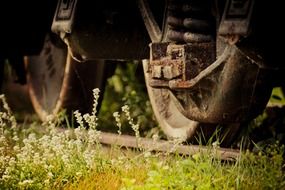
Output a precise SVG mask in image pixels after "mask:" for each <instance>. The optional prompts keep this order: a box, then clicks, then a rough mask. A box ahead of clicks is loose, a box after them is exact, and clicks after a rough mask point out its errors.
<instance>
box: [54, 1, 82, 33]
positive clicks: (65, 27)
mask: <svg viewBox="0 0 285 190" xmlns="http://www.w3.org/2000/svg"><path fill="white" fill-rule="evenodd" d="M76 4H77V0H59V1H58V4H57V8H56V13H55V15H54V19H53V23H52V26H51V30H52V31H53V32H54V33H57V34H60V33H71V30H72V25H73V18H74V14H75V11H76Z"/></svg>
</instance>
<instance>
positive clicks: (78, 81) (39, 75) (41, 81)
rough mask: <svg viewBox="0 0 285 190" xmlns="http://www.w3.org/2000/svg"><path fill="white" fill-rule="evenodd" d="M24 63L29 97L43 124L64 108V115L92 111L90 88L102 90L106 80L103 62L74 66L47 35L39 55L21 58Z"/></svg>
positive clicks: (63, 50)
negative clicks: (65, 113)
mask: <svg viewBox="0 0 285 190" xmlns="http://www.w3.org/2000/svg"><path fill="white" fill-rule="evenodd" d="M25 62H26V65H27V82H28V90H29V94H30V98H31V101H32V104H33V107H34V109H35V111H36V113H37V114H38V116H39V117H40V119H41V120H43V121H45V120H46V119H47V116H48V115H50V114H57V113H59V112H60V110H61V109H66V111H67V113H72V111H74V110H77V109H78V110H80V111H81V112H82V113H86V112H89V111H90V110H91V109H92V100H93V97H92V89H94V88H100V90H101V91H102V92H103V90H104V89H103V87H104V84H105V81H106V77H107V76H106V71H107V67H106V66H105V64H104V61H103V60H97V61H88V62H85V63H78V62H76V61H75V60H73V59H72V58H71V56H70V54H69V53H68V51H67V48H66V47H65V46H63V47H59V46H57V45H55V44H54V43H53V42H52V41H51V39H50V37H49V35H48V36H47V37H46V39H45V43H44V47H43V49H42V51H41V52H40V54H39V55H37V56H29V57H25ZM101 96H102V95H101ZM101 100H102V98H100V101H101ZM99 103H100V102H99Z"/></svg>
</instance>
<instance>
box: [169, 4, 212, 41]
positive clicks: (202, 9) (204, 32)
mask: <svg viewBox="0 0 285 190" xmlns="http://www.w3.org/2000/svg"><path fill="white" fill-rule="evenodd" d="M167 24H168V33H167V38H168V40H170V41H174V42H178V43H195V42H209V41H212V40H214V38H215V20H214V17H213V16H212V15H211V3H210V1H209V0H190V1H189V0H170V1H169V5H168V10H167Z"/></svg>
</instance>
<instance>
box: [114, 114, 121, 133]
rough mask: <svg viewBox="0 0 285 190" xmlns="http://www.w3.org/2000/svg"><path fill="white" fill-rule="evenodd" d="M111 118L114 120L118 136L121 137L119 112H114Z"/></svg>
mask: <svg viewBox="0 0 285 190" xmlns="http://www.w3.org/2000/svg"><path fill="white" fill-rule="evenodd" d="M113 117H114V118H115V121H116V125H117V127H118V128H119V129H118V131H117V132H118V134H119V135H121V134H122V124H121V119H120V117H121V116H120V114H119V112H114V113H113Z"/></svg>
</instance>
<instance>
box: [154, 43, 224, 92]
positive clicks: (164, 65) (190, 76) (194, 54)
mask: <svg viewBox="0 0 285 190" xmlns="http://www.w3.org/2000/svg"><path fill="white" fill-rule="evenodd" d="M150 48H151V55H150V65H149V69H148V71H149V72H150V73H151V75H150V76H151V80H150V82H149V85H150V86H152V87H154V88H170V89H185V88H191V87H193V86H194V85H195V84H196V83H197V82H199V81H200V80H201V79H202V78H204V77H205V76H207V75H208V74H209V73H211V72H212V71H213V70H214V69H215V68H216V67H218V66H219V65H220V64H221V63H222V60H223V59H224V57H225V56H221V59H218V60H217V61H215V62H214V60H215V46H214V44H213V43H210V42H209V43H192V44H183V45H180V44H172V43H152V44H151V45H150ZM213 62H214V63H215V64H212V63H213Z"/></svg>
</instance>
